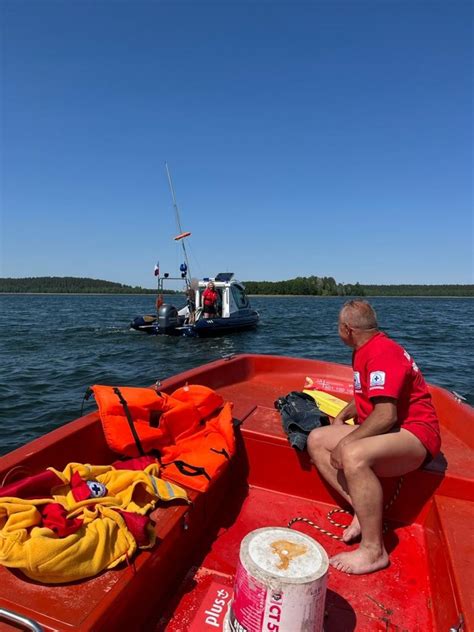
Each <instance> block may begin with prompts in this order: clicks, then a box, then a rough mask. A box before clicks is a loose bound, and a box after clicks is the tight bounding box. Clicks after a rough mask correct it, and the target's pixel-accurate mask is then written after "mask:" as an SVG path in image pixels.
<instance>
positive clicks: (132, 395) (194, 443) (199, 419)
mask: <svg viewBox="0 0 474 632" xmlns="http://www.w3.org/2000/svg"><path fill="white" fill-rule="evenodd" d="M91 389H92V390H93V392H94V395H95V399H96V401H97V405H98V407H99V415H100V418H101V421H102V426H103V429H104V435H105V439H106V441H107V444H108V445H109V447H110V448H111V449H112V450H113V451H114V452H117V453H119V454H123V455H125V456H131V457H133V456H138V455H141V454H146V453H150V452H153V453H157V452H158V453H159V458H160V463H161V466H162V469H161V476H162V477H163V478H166V479H169V480H172V481H174V482H177V483H181V484H183V485H186V486H187V487H190V488H192V489H197V490H200V491H203V490H205V489H207V487H208V486H209V483H210V481H211V480H212V479H213V478H214V477H215V476H216V475H217V474H218V473H219V472H220V470H221V469H222V468H223V467H224V466H225V464H226V462H227V461H228V460H229V459H230V458H231V456H232V455H233V454H234V452H235V437H234V430H233V419H232V404H231V403H230V402H226V403H224V400H223V398H222V397H221V396H220V395H218V393H216V392H215V391H213V390H212V389H210V388H208V387H207V386H201V385H198V384H191V385H189V386H184V387H181V388H178V389H177V390H176V391H174V393H172V394H171V395H167V394H166V393H160V392H157V391H156V390H154V389H151V388H135V387H130V386H120V387H117V386H102V385H97V384H96V385H94V386H92V387H91Z"/></svg>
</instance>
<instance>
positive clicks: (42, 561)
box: [0, 463, 187, 584]
mask: <svg viewBox="0 0 474 632" xmlns="http://www.w3.org/2000/svg"><path fill="white" fill-rule="evenodd" d="M49 469H51V470H52V471H53V472H55V473H56V474H57V475H58V476H59V477H60V478H61V479H62V480H63V481H64V485H63V486H59V487H58V488H56V489H55V490H54V494H53V496H52V497H51V498H42V499H35V500H23V499H20V498H12V497H4V498H0V564H2V565H4V566H7V567H10V568H17V569H20V570H21V571H22V572H23V573H24V574H25V575H26V576H27V577H29V578H31V579H34V580H37V581H40V582H44V583H53V584H57V583H64V582H70V581H75V580H78V579H84V578H86V577H92V576H94V575H97V573H99V572H100V571H102V570H104V569H109V568H113V567H114V566H116V565H117V564H119V563H120V562H123V561H124V560H126V559H130V558H131V556H132V555H133V554H134V553H135V551H136V549H137V544H136V541H135V539H134V537H133V535H132V534H131V532H130V531H129V530H128V529H127V525H126V523H125V520H124V519H123V517H122V516H121V515H120V513H119V511H118V510H121V511H127V512H135V513H137V514H140V515H144V514H145V513H146V512H147V511H149V510H150V509H151V508H153V507H154V506H155V504H156V502H157V501H158V500H165V501H166V500H174V499H176V498H180V499H183V500H187V494H186V492H185V490H184V489H182V488H181V487H179V486H178V485H175V484H173V483H170V482H168V481H163V480H161V479H160V478H158V473H159V466H158V464H152V465H149V466H148V467H147V468H146V469H145V470H138V471H137V470H115V469H114V468H113V467H111V466H93V465H82V464H80V463H70V464H69V465H67V467H66V468H65V469H64V470H63V471H62V472H60V471H58V470H55V469H54V468H49ZM75 472H78V473H79V474H80V475H81V478H83V480H95V481H99V482H101V483H103V484H104V485H105V486H106V488H107V495H106V496H103V497H102V498H89V499H87V500H83V501H81V502H76V501H75V499H74V496H73V495H72V492H71V491H70V487H69V482H70V481H71V478H72V476H73V474H74V473H75ZM51 502H57V503H60V504H61V505H62V506H63V507H65V509H66V510H67V512H68V517H70V518H72V517H77V518H80V519H81V520H82V521H83V524H82V526H81V527H80V528H79V530H78V531H76V532H75V533H73V534H70V535H68V536H66V537H58V536H57V535H56V534H55V533H54V532H53V531H52V530H51V529H48V528H46V527H42V526H41V524H42V516H41V513H40V511H39V510H38V507H40V506H41V505H45V504H47V503H51ZM149 533H150V542H149V546H152V545H153V544H154V537H155V536H154V531H153V529H152V528H151V529H150V530H149Z"/></svg>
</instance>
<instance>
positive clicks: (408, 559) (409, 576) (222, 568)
mask: <svg viewBox="0 0 474 632" xmlns="http://www.w3.org/2000/svg"><path fill="white" fill-rule="evenodd" d="M262 507H265V511H264V512H262ZM333 507H334V506H330V505H327V504H324V503H321V502H317V501H311V500H307V499H302V498H298V497H288V496H287V495H285V494H280V493H278V492H271V491H268V490H265V489H261V488H257V487H251V488H250V489H249V493H248V496H247V498H246V499H245V501H244V502H243V504H242V508H241V511H240V514H239V515H238V517H237V519H236V520H235V522H234V523H233V524H232V525H231V526H230V527H228V528H225V529H221V530H220V531H219V533H218V535H217V538H216V539H215V540H214V542H213V544H212V547H211V549H210V550H209V552H208V553H207V554H206V556H205V558H204V559H203V560H202V561H201V560H199V559H196V560H192V562H191V570H190V572H189V573H188V575H187V576H186V578H185V579H184V581H183V583H182V585H181V588H180V590H179V592H178V597H177V599H176V600H175V602H174V603H172V604H171V607H170V612H173V613H174V614H172V615H168V617H167V616H165V617H164V618H163V619H162V621H161V623H160V625H159V626H158V628H157V631H158V630H160V631H161V630H166V631H167V632H183V631H184V630H191V631H192V630H196V631H197V630H204V629H207V628H208V626H206V625H203V623H204V619H203V617H204V618H205V617H206V615H205V614H204V613H205V610H206V609H207V610H208V612H209V611H210V610H209V609H210V608H211V607H212V603H213V600H214V596H215V593H216V589H217V588H218V587H222V586H224V587H227V589H228V591H229V593H230V592H231V590H232V583H233V576H234V573H235V570H236V567H237V563H238V556H239V545H240V542H241V540H242V539H243V538H244V536H245V535H246V534H247V533H249V532H250V531H252V530H254V529H258V528H261V527H275V526H287V524H288V522H289V521H290V520H291V519H292V518H294V517H296V516H304V517H307V518H309V519H310V520H312V521H313V522H315V523H317V524H319V525H321V526H322V527H324V528H326V529H328V530H332V531H333V532H338V531H339V534H340V532H341V530H340V529H339V530H338V529H337V528H336V527H333V526H332V525H330V524H329V523H328V521H327V518H326V515H327V512H328V511H329V510H330V509H331V508H333ZM347 518H348V519H349V517H348V516H347ZM343 520H344V517H342V518H341V522H342V521H343ZM294 528H297V529H299V530H301V531H304V532H305V533H307V534H308V535H310V536H312V537H313V538H315V539H316V540H317V541H318V542H319V543H320V544H321V545H322V546H323V547H324V548H325V550H326V551H327V553H328V555H329V556H331V555H334V554H336V553H338V552H340V551H343V550H350V549H351V548H355V547H354V546H352V547H348V546H347V545H345V544H343V543H342V542H339V541H337V540H334V539H331V538H330V537H328V536H326V535H324V534H321V533H318V532H317V531H316V530H315V529H314V527H311V526H310V525H306V524H303V523H299V524H296V525H295V526H294ZM386 545H387V547H388V550H389V553H390V555H391V564H390V566H389V567H388V568H387V569H385V570H383V571H380V572H379V573H375V574H372V575H361V576H350V577H349V576H348V575H346V574H344V573H340V572H339V571H336V570H334V569H330V571H329V581H328V593H327V600H326V613H327V614H326V618H325V626H324V629H325V632H339V631H341V632H342V631H344V632H347V631H349V630H355V629H357V630H400V631H401V630H409V631H410V632H415V631H417V630H419V631H420V632H421V631H424V632H425V631H427V630H431V629H432V620H431V590H430V585H429V572H428V557H427V553H426V551H425V544H424V533H423V528H422V527H421V526H420V525H418V524H412V525H409V526H397V525H394V524H391V525H390V530H389V533H388V534H387V537H386ZM414 559H416V560H417V563H416V570H415V569H414V568H413V560H414ZM414 571H415V572H414ZM388 586H389V587H390V588H389V590H388V589H387V587H388ZM203 604H204V606H205V607H204V608H202V605H203ZM224 614H225V611H223V613H222V616H221V617H220V618H219V617H217V620H218V622H219V624H221V623H222V620H223V616H224ZM209 629H211V628H209ZM215 629H218V628H215ZM219 629H222V628H221V626H220V625H219Z"/></svg>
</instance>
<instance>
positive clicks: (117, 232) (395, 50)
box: [0, 0, 474, 287]
mask: <svg viewBox="0 0 474 632" xmlns="http://www.w3.org/2000/svg"><path fill="white" fill-rule="evenodd" d="M0 23H1V27H0V28H1V39H2V56H1V139H0V141H1V182H0V194H1V197H0V203H1V224H0V229H1V241H0V276H4V277H5V276H13V277H22V276H43V275H47V276H49V275H52V276H55V275H58V276H70V275H71V276H88V277H94V278H100V279H106V280H110V281H118V282H121V283H129V284H132V285H142V286H144V287H153V286H154V283H155V282H154V277H153V267H154V264H155V262H156V260H157V259H159V260H160V264H161V269H162V270H168V271H169V272H171V273H173V272H175V271H177V269H178V267H179V264H180V263H181V260H182V257H181V254H180V250H179V247H177V246H176V244H175V242H174V241H173V236H174V235H175V234H176V227H175V219H174V214H173V207H172V202H171V197H170V193H169V190H168V185H167V180H166V173H165V169H164V163H165V161H168V163H169V166H170V169H171V173H172V176H173V181H174V185H175V189H176V195H177V200H178V205H179V208H180V211H181V221H182V225H183V228H184V229H186V230H190V231H191V232H192V237H191V238H190V240H189V241H188V247H189V255H190V264H191V271H192V273H193V275H196V276H199V275H214V274H215V273H217V272H219V271H225V270H232V271H234V272H235V273H236V274H237V276H238V277H239V278H240V279H242V280H281V279H288V278H293V277H295V276H309V275H311V274H314V275H318V276H333V277H335V279H336V280H337V281H338V282H343V283H354V282H356V281H359V282H360V283H473V282H474V271H473V255H472V251H473V215H472V206H473V205H472V202H473V193H472V191H473V189H472V167H473V164H472V140H473V138H472V74H473V72H472V71H473V68H472V53H473V51H472V5H471V3H470V2H460V1H456V0H454V1H446V2H412V1H406V2H390V1H385V0H380V1H377V2H373V1H367V2H365V1H353V2H337V1H335V2H329V1H325V2H264V1H260V2H252V1H243V0H241V1H238V2H226V1H225V0H224V1H219V2H217V1H216V2H198V1H196V2H152V1H145V2H144V1H140V0H138V1H133V2H132V1H127V0H121V1H114V0H107V1H94V2H89V1H79V0H76V1H73V0H68V1H66V0H54V1H43V0H35V1H34V2H32V1H31V0H2V2H1V16H0Z"/></svg>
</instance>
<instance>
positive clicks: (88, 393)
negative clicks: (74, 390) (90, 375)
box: [81, 386, 94, 417]
mask: <svg viewBox="0 0 474 632" xmlns="http://www.w3.org/2000/svg"><path fill="white" fill-rule="evenodd" d="M93 394H94V391H93V390H92V389H91V387H90V386H88V387H87V388H86V392H85V393H84V396H83V398H82V403H81V417H82V415H83V414H84V402H87V401H88V400H89V399H90V398H91V397H92V395H93Z"/></svg>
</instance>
